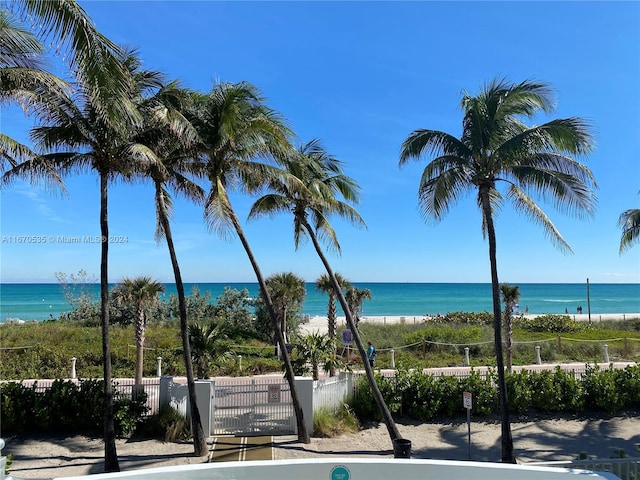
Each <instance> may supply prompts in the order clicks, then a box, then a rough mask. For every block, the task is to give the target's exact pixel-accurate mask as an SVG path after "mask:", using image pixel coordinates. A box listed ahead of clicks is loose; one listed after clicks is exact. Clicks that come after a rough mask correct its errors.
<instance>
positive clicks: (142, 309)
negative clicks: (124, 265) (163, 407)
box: [111, 276, 164, 390]
mask: <svg viewBox="0 0 640 480" xmlns="http://www.w3.org/2000/svg"><path fill="white" fill-rule="evenodd" d="M161 292H164V285H162V284H161V283H160V282H158V281H156V280H153V279H152V278H151V277H145V276H143V277H135V278H124V279H123V280H122V282H121V283H120V284H118V285H117V286H116V287H115V288H114V289H113V290H112V292H111V296H112V298H113V300H114V301H115V302H116V304H120V305H133V306H134V308H135V311H136V318H135V322H134V329H135V337H136V366H135V386H136V387H137V388H136V390H137V389H139V388H140V386H141V385H142V371H143V365H144V340H145V329H146V327H147V309H148V307H149V306H150V305H152V304H153V303H154V302H157V301H158V294H159V293H161Z"/></svg>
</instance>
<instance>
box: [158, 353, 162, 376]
mask: <svg viewBox="0 0 640 480" xmlns="http://www.w3.org/2000/svg"><path fill="white" fill-rule="evenodd" d="M157 360H158V377H161V376H162V357H158V358H157Z"/></svg>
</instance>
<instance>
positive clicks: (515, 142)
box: [400, 80, 595, 462]
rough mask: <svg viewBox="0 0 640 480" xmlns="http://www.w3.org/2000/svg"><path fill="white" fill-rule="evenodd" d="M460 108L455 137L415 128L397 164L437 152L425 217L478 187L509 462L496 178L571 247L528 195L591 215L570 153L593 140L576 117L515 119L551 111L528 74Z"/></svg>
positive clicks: (589, 180)
mask: <svg viewBox="0 0 640 480" xmlns="http://www.w3.org/2000/svg"><path fill="white" fill-rule="evenodd" d="M462 108H463V110H464V113H465V115H464V119H463V122H462V128H463V131H462V136H461V138H460V139H457V138H455V137H454V136H452V135H449V134H447V133H444V132H440V131H437V130H425V129H420V130H415V131H414V132H412V133H411V134H410V135H409V136H408V137H407V138H406V139H405V141H404V142H403V144H402V148H401V153H400V166H403V165H405V164H406V163H407V162H408V161H409V160H412V159H419V158H420V157H422V156H428V155H433V156H435V158H434V159H433V160H432V161H431V162H430V163H429V164H428V165H427V166H426V167H425V169H424V171H423V173H422V176H421V178H420V184H419V187H418V199H419V203H420V207H421V209H422V214H423V215H424V217H425V218H426V219H435V220H436V221H437V220H440V219H441V218H442V217H443V216H444V214H446V213H447V212H448V211H449V209H450V208H451V207H452V206H453V204H454V203H455V201H457V200H458V199H459V198H460V197H461V196H462V195H463V194H464V193H465V192H466V191H468V190H476V191H477V200H476V201H477V203H478V207H479V208H480V211H481V215H482V232H483V234H484V235H485V236H487V237H488V239H489V260H490V265H491V286H492V301H493V315H494V334H495V335H494V336H495V339H494V343H495V350H496V361H497V369H498V382H499V383H498V386H499V388H498V390H499V395H500V406H501V414H502V461H503V462H514V461H515V457H514V454H513V441H512V437H511V427H510V424H509V408H508V403H507V392H506V388H505V387H506V385H505V373H504V360H503V355H502V339H501V329H502V324H501V312H500V288H499V285H500V284H499V281H498V267H497V262H496V237H495V228H494V216H495V215H496V213H497V211H498V209H499V207H500V206H501V204H502V203H503V202H504V200H505V197H504V196H503V194H502V193H501V192H500V191H499V190H498V189H497V184H498V182H504V183H505V184H506V185H507V192H506V199H507V200H510V201H511V202H512V204H513V205H514V206H515V208H516V210H518V211H521V212H524V213H525V214H526V215H527V216H528V217H529V218H531V219H532V220H534V221H535V222H536V223H538V224H540V225H541V226H542V227H543V229H544V230H545V233H547V234H548V236H549V237H550V238H551V240H552V241H553V242H554V243H555V244H556V246H558V247H559V248H560V249H562V250H564V251H569V252H570V251H571V248H570V247H569V245H568V244H567V242H566V241H565V240H564V238H562V235H560V233H559V232H558V230H557V229H556V228H555V226H554V225H553V223H552V222H551V220H550V219H549V218H548V217H547V216H546V215H545V213H544V212H543V211H542V209H541V208H540V207H539V206H538V205H537V204H536V203H535V202H534V200H533V199H532V197H531V196H530V195H531V194H536V193H538V194H541V195H542V196H543V197H545V198H552V199H553V200H554V204H555V205H556V207H558V208H559V209H561V210H565V211H570V212H573V213H576V214H578V215H582V214H586V215H592V214H593V211H594V207H595V195H594V194H593V190H592V188H590V187H591V186H593V187H595V180H594V178H593V175H592V174H591V171H590V170H589V169H588V168H587V167H586V166H584V165H582V164H581V163H579V162H578V161H576V160H574V159H573V158H572V157H571V156H570V155H577V154H586V153H589V152H590V151H591V149H592V143H591V137H590V135H589V127H588V125H587V123H586V122H585V121H584V120H583V119H581V118H575V117H573V118H567V119H557V120H552V121H550V122H548V123H545V124H543V125H539V126H534V127H528V126H527V125H525V124H524V123H523V122H522V121H521V120H520V117H525V118H531V117H533V116H534V115H535V114H537V113H538V112H539V111H543V112H545V113H548V112H551V111H552V110H553V103H552V95H551V91H550V89H549V86H548V85H547V84H545V83H538V82H534V81H528V80H527V81H524V82H522V83H520V84H517V85H515V84H509V83H507V81H506V80H493V81H492V82H490V83H489V84H488V85H485V87H484V88H483V89H482V91H481V92H480V94H478V95H476V96H471V95H469V94H468V93H465V94H464V95H463V98H462Z"/></svg>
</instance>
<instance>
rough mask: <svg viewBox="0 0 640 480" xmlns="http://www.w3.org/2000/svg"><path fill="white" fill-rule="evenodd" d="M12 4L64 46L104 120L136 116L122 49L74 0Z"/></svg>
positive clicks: (67, 59)
mask: <svg viewBox="0 0 640 480" xmlns="http://www.w3.org/2000/svg"><path fill="white" fill-rule="evenodd" d="M13 7H14V8H13V11H14V12H16V13H17V14H18V16H20V17H21V18H25V19H28V20H31V21H32V22H34V23H36V22H37V24H38V34H39V35H40V37H41V38H42V39H43V40H50V41H55V42H56V43H57V44H58V45H61V48H59V53H64V54H65V58H64V60H65V62H66V63H67V64H68V65H69V67H70V69H71V70H72V72H73V73H74V74H75V75H79V76H81V77H82V78H83V80H84V85H85V88H86V89H87V90H88V91H89V92H90V95H91V97H92V98H93V104H94V105H93V107H94V110H95V113H96V114H97V115H99V116H100V117H101V121H104V122H112V121H113V119H116V118H121V119H125V118H126V119H128V120H129V121H131V120H135V119H136V118H137V112H136V109H135V107H134V105H133V103H131V101H130V97H129V93H130V82H129V71H127V69H126V67H125V66H124V65H123V63H122V61H121V60H122V51H121V49H120V48H119V47H118V46H117V45H115V44H114V43H113V42H111V41H110V40H109V39H108V38H106V37H105V36H104V35H102V34H101V33H100V32H99V31H98V30H97V29H96V27H95V25H94V24H93V22H92V21H91V18H90V17H89V15H87V13H86V12H85V11H84V9H82V7H80V5H78V3H77V2H76V1H75V0H20V1H18V2H14V5H13ZM2 11H5V10H4V9H3V10H2ZM121 127H122V128H125V125H121ZM125 131H126V130H124V131H122V132H121V133H124V132H125Z"/></svg>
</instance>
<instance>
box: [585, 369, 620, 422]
mask: <svg viewBox="0 0 640 480" xmlns="http://www.w3.org/2000/svg"><path fill="white" fill-rule="evenodd" d="M616 377H617V374H616V371H615V370H600V367H599V366H598V365H596V366H594V367H592V366H590V365H587V366H586V371H585V373H584V375H583V378H582V385H583V388H584V393H585V405H586V406H587V407H588V408H594V409H598V410H605V411H607V412H609V413H613V412H619V411H620V410H622V409H623V407H624V401H625V396H624V393H623V392H622V391H621V390H620V389H619V388H618V386H617V385H616Z"/></svg>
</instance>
